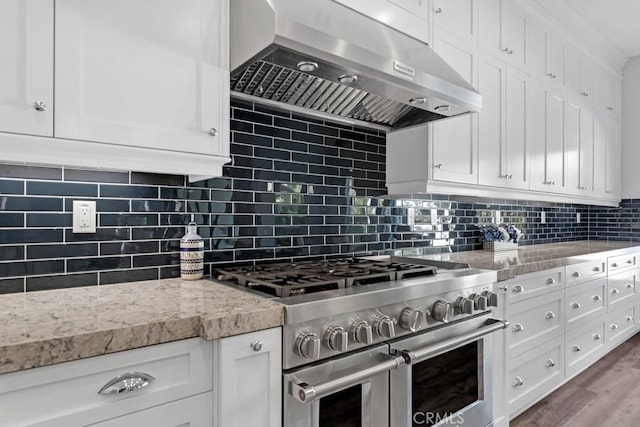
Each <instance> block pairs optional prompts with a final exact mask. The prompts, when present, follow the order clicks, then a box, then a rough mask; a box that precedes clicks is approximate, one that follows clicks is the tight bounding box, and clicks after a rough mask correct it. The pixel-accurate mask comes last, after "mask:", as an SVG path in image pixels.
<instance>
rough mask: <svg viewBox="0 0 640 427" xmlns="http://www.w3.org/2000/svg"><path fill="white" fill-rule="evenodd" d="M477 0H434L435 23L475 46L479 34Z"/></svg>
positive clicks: (441, 28)
mask: <svg viewBox="0 0 640 427" xmlns="http://www.w3.org/2000/svg"><path fill="white" fill-rule="evenodd" d="M476 5H477V3H476V2H475V0H433V24H434V25H435V26H438V27H440V30H445V31H446V32H448V33H449V34H451V35H453V36H455V37H457V38H459V39H460V40H464V41H465V42H466V43H469V46H473V45H474V44H475V42H476V34H477V31H478V29H477V26H478V24H477V6H476Z"/></svg>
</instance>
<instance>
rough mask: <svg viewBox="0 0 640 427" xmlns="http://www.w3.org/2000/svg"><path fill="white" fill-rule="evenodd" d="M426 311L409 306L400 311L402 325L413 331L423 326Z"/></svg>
mask: <svg viewBox="0 0 640 427" xmlns="http://www.w3.org/2000/svg"><path fill="white" fill-rule="evenodd" d="M423 317H424V313H423V312H422V310H418V309H417V308H413V307H407V308H405V309H404V310H402V313H400V320H399V323H400V326H401V327H403V328H404V329H407V330H409V331H411V332H415V331H417V330H419V329H420V328H422V318H423Z"/></svg>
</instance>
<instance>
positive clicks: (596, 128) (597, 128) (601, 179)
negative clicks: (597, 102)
mask: <svg viewBox="0 0 640 427" xmlns="http://www.w3.org/2000/svg"><path fill="white" fill-rule="evenodd" d="M607 169H608V168H607V127H606V124H605V121H604V119H603V117H602V113H599V114H596V115H595V116H594V120H593V191H594V193H595V194H596V195H597V196H604V195H605V194H606V176H607Z"/></svg>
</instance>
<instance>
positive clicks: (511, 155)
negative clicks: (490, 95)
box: [504, 66, 530, 189]
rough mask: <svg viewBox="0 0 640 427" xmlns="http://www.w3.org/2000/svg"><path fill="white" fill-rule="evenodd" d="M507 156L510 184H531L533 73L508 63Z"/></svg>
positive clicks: (511, 186)
mask: <svg viewBox="0 0 640 427" xmlns="http://www.w3.org/2000/svg"><path fill="white" fill-rule="evenodd" d="M505 94H506V96H505V108H504V111H505V131H506V132H505V144H504V158H505V165H506V170H505V172H504V173H505V174H507V175H508V180H507V186H508V187H510V188H519V189H528V188H529V158H528V155H527V149H528V143H529V140H528V136H527V114H528V109H529V96H530V95H529V75H528V74H526V73H523V72H522V71H520V70H518V69H515V68H512V67H509V66H507V80H506V91H505Z"/></svg>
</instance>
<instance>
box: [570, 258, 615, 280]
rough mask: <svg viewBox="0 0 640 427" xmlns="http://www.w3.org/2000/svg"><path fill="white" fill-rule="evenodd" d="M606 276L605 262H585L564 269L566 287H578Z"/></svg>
mask: <svg viewBox="0 0 640 427" xmlns="http://www.w3.org/2000/svg"><path fill="white" fill-rule="evenodd" d="M606 275H607V262H606V261H605V260H595V261H587V262H583V263H580V264H575V265H568V266H567V267H566V281H567V286H573V285H579V284H580V283H584V282H588V281H590V280H594V279H599V278H601V277H605V276H606Z"/></svg>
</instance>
